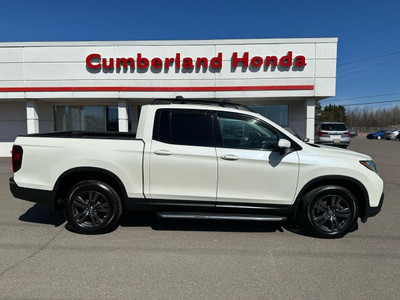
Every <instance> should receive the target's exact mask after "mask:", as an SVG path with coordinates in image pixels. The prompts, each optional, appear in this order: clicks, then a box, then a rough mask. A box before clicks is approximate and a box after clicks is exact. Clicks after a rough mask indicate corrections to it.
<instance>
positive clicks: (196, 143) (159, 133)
mask: <svg viewBox="0 0 400 300" xmlns="http://www.w3.org/2000/svg"><path fill="white" fill-rule="evenodd" d="M211 122H212V120H211V115H210V112H209V111H206V110H194V109H159V110H157V112H156V118H155V126H154V128H155V130H154V132H153V140H152V143H151V148H150V167H149V191H150V196H151V198H153V199H155V200H154V202H155V203H156V204H157V203H160V205H161V203H162V202H163V203H164V204H165V201H157V200H161V199H163V200H178V201H176V202H180V203H183V200H190V201H195V202H196V201H205V202H209V203H208V204H209V205H212V206H215V201H216V193H217V180H218V179H217V156H216V149H215V144H214V138H213V131H212V125H211ZM176 202H175V203H176ZM168 203H171V204H173V203H174V201H169V202H168ZM180 203H176V204H180ZM200 204H204V203H200V202H199V203H192V205H200Z"/></svg>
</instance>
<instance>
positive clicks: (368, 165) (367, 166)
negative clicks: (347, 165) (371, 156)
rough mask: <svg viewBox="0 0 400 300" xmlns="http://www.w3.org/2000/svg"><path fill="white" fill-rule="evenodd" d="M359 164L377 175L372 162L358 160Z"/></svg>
mask: <svg viewBox="0 0 400 300" xmlns="http://www.w3.org/2000/svg"><path fill="white" fill-rule="evenodd" d="M360 163H361V164H362V165H363V166H364V167H366V168H368V169H370V170H371V171H372V172H375V173H378V172H377V171H376V166H375V164H374V162H373V161H372V160H360Z"/></svg>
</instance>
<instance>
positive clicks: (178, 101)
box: [151, 96, 254, 112]
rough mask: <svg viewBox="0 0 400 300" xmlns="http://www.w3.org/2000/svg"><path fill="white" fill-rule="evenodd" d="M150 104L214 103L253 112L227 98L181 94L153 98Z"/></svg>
mask: <svg viewBox="0 0 400 300" xmlns="http://www.w3.org/2000/svg"><path fill="white" fill-rule="evenodd" d="M151 104H199V105H214V106H221V107H228V108H236V109H240V110H246V111H251V112H254V111H253V110H252V109H250V108H249V107H247V106H246V105H243V104H239V103H233V102H230V101H229V100H223V101H216V100H204V99H184V98H183V97H181V96H177V97H176V98H175V99H173V98H172V99H155V100H154V101H153V102H152V103H151Z"/></svg>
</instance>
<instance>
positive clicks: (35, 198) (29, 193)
mask: <svg viewBox="0 0 400 300" xmlns="http://www.w3.org/2000/svg"><path fill="white" fill-rule="evenodd" d="M9 184H10V191H11V193H12V194H13V196H14V197H15V198H18V199H22V200H27V201H31V202H36V203H42V204H45V205H49V206H52V207H53V206H54V192H53V191H44V190H37V189H30V188H23V187H20V186H18V185H17V184H16V182H15V181H14V177H11V178H10V180H9Z"/></svg>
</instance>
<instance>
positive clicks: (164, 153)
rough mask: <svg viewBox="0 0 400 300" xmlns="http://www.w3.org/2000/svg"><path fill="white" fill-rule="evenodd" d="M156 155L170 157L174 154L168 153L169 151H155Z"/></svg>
mask: <svg viewBox="0 0 400 300" xmlns="http://www.w3.org/2000/svg"><path fill="white" fill-rule="evenodd" d="M154 154H157V155H164V156H168V155H171V154H172V152H171V151H168V150H157V151H154Z"/></svg>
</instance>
